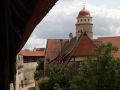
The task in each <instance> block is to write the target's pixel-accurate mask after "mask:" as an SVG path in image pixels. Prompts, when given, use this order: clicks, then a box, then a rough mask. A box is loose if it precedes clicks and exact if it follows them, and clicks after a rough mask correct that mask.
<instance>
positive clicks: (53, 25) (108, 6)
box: [24, 0, 120, 49]
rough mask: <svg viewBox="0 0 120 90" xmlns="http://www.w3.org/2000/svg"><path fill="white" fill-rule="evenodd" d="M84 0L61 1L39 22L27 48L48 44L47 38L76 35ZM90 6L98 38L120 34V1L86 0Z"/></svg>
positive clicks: (88, 7)
mask: <svg viewBox="0 0 120 90" xmlns="http://www.w3.org/2000/svg"><path fill="white" fill-rule="evenodd" d="M83 1H84V0H59V1H58V2H57V3H56V5H55V6H54V7H53V8H52V9H51V10H50V12H49V13H48V14H47V15H46V16H45V18H44V19H43V20H42V22H41V23H39V24H38V25H37V26H36V28H35V30H34V32H33V33H32V35H31V37H30V38H29V40H28V41H27V43H26V44H25V46H24V48H28V49H33V48H39V47H45V46H46V39H49V38H68V34H69V33H70V32H72V33H73V34H74V35H75V24H76V17H77V15H78V13H79V11H80V10H81V9H82V8H83ZM85 2H86V9H88V10H89V11H90V13H91V16H92V17H93V24H94V25H93V34H94V38H97V37H106V36H118V35H120V5H119V4H120V0H86V1H85Z"/></svg>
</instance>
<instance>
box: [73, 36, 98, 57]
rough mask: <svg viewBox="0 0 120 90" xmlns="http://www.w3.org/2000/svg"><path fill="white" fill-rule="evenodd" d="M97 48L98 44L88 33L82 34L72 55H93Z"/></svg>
mask: <svg viewBox="0 0 120 90" xmlns="http://www.w3.org/2000/svg"><path fill="white" fill-rule="evenodd" d="M95 48H97V45H96V44H95V43H94V42H93V41H92V40H91V39H90V38H89V37H88V36H87V35H82V36H81V37H80V39H79V41H78V43H77V44H76V46H75V48H74V50H73V52H72V56H77V57H80V56H89V55H92V54H93V51H94V49H95Z"/></svg>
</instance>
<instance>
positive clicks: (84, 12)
mask: <svg viewBox="0 0 120 90" xmlns="http://www.w3.org/2000/svg"><path fill="white" fill-rule="evenodd" d="M84 16H90V12H89V11H88V10H86V9H85V7H84V8H83V9H82V10H81V11H80V12H79V14H78V17H84Z"/></svg>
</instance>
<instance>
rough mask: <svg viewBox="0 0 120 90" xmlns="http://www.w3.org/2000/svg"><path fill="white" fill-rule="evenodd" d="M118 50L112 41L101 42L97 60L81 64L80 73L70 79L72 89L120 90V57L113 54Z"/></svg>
mask: <svg viewBox="0 0 120 90" xmlns="http://www.w3.org/2000/svg"><path fill="white" fill-rule="evenodd" d="M116 50H117V48H116V47H113V46H112V44H111V43H108V44H107V45H104V44H101V45H100V46H99V48H98V49H96V51H95V52H96V53H95V60H88V61H87V62H84V63H83V64H82V65H80V69H79V74H78V75H76V76H74V78H73V79H72V80H71V81H70V83H71V86H70V88H71V90H120V59H115V58H113V56H112V52H115V51H116Z"/></svg>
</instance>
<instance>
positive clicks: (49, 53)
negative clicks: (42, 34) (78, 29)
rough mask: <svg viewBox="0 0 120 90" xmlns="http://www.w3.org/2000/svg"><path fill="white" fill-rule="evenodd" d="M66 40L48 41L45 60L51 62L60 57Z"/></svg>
mask: <svg viewBox="0 0 120 90" xmlns="http://www.w3.org/2000/svg"><path fill="white" fill-rule="evenodd" d="M65 41H66V39H48V40H47V46H46V53H45V58H46V59H49V60H50V61H51V60H53V59H54V58H56V57H57V56H58V54H59V53H60V52H61V48H62V46H63V44H64V42H65ZM61 45H62V46H61Z"/></svg>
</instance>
